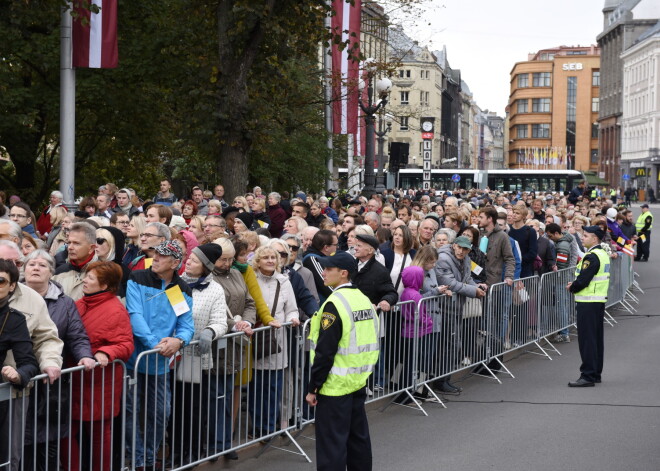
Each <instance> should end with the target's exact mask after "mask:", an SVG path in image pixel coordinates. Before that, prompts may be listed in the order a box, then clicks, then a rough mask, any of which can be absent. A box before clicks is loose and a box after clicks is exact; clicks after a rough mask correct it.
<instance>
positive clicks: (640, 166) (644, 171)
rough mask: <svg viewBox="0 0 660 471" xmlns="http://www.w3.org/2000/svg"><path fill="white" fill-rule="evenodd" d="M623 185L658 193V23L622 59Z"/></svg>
mask: <svg viewBox="0 0 660 471" xmlns="http://www.w3.org/2000/svg"><path fill="white" fill-rule="evenodd" d="M621 60H622V61H623V96H622V99H623V114H622V119H621V125H622V126H621V133H622V139H621V173H622V176H623V185H624V186H625V187H633V188H637V189H639V190H645V191H648V190H649V189H653V191H654V193H655V195H657V194H658V193H657V192H658V179H659V178H660V171H659V170H660V21H658V22H656V24H655V25H654V26H653V27H651V28H649V29H648V30H647V31H646V32H645V33H643V34H642V35H641V36H640V37H639V38H638V40H637V41H636V42H635V43H633V45H632V46H631V47H630V48H628V49H627V50H626V51H625V52H624V53H623V54H622V55H621Z"/></svg>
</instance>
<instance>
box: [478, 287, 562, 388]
mask: <svg viewBox="0 0 660 471" xmlns="http://www.w3.org/2000/svg"><path fill="white" fill-rule="evenodd" d="M538 295H539V277H538V276H532V277H528V278H521V279H518V280H515V281H514V282H513V284H512V285H508V284H507V283H505V282H503V283H497V284H495V285H492V286H491V287H490V290H489V292H488V299H487V305H488V306H487V314H488V318H489V319H488V320H489V325H490V330H489V339H490V341H489V344H490V357H491V359H495V360H496V361H497V362H498V363H499V364H500V366H501V367H502V368H503V369H504V371H506V372H507V373H509V374H510V375H511V372H510V371H509V370H508V369H507V368H506V367H505V366H504V364H503V363H502V361H501V360H500V359H499V358H498V357H500V356H501V355H503V354H504V353H506V352H508V351H510V350H515V349H517V348H521V347H524V346H527V345H531V344H535V345H536V347H537V348H539V349H540V350H541V352H542V354H543V355H545V356H547V357H548V358H550V356H549V355H548V354H547V353H546V352H545V350H544V349H543V348H541V346H540V344H539V343H538V339H539V328H540V316H539V308H538ZM511 376H513V375H511Z"/></svg>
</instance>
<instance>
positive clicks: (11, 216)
mask: <svg viewBox="0 0 660 471" xmlns="http://www.w3.org/2000/svg"><path fill="white" fill-rule="evenodd" d="M9 217H10V218H12V219H14V218H16V219H19V218H20V219H24V218H26V217H27V215H25V214H9Z"/></svg>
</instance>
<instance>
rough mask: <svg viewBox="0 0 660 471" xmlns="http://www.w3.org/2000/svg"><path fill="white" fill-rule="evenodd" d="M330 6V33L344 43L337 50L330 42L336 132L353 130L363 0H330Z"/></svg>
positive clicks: (333, 127) (356, 98)
mask: <svg viewBox="0 0 660 471" xmlns="http://www.w3.org/2000/svg"><path fill="white" fill-rule="evenodd" d="M332 9H333V12H334V15H333V17H332V34H333V35H334V36H337V35H340V36H341V45H342V47H343V49H341V50H340V48H339V46H340V45H339V44H337V43H335V42H334V41H333V43H332V105H333V106H332V130H333V132H334V133H335V134H355V133H356V132H357V124H358V109H359V105H358V81H359V72H360V71H359V68H360V63H359V60H358V59H357V57H358V56H359V54H360V47H359V46H360V17H361V11H362V1H361V0H354V1H353V2H352V4H351V3H349V2H348V1H346V0H333V1H332ZM349 56H350V57H349ZM358 142H359V141H358Z"/></svg>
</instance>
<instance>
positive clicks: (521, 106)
mask: <svg viewBox="0 0 660 471" xmlns="http://www.w3.org/2000/svg"><path fill="white" fill-rule="evenodd" d="M517 103H518V113H529V110H528V109H527V106H528V105H529V100H518V101H517Z"/></svg>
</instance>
